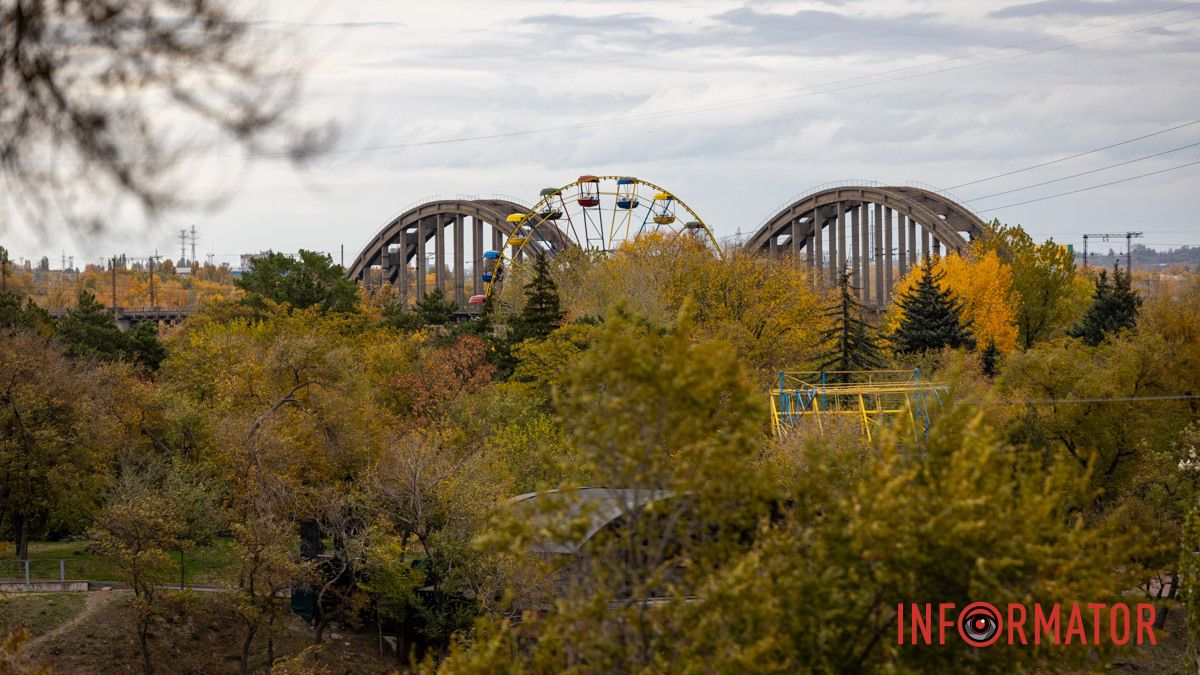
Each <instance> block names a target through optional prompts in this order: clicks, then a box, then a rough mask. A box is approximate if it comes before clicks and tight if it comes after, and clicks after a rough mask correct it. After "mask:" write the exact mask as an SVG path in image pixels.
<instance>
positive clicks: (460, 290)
mask: <svg viewBox="0 0 1200 675" xmlns="http://www.w3.org/2000/svg"><path fill="white" fill-rule="evenodd" d="M463 243H464V242H463V217H462V214H458V215H455V216H454V301H455V302H457V303H458V306H459V307H465V306H466V305H467V296H466V291H467V279H466V270H465V269H464V268H465V267H466V261H465V260H463V257H464V248H465V247H464V246H463Z"/></svg>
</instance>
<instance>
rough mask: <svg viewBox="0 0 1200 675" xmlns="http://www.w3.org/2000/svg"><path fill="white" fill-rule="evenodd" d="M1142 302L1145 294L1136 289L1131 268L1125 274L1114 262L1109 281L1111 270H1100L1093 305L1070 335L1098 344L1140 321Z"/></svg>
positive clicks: (1094, 344)
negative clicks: (1111, 277)
mask: <svg viewBox="0 0 1200 675" xmlns="http://www.w3.org/2000/svg"><path fill="white" fill-rule="evenodd" d="M1141 306H1142V298H1141V296H1139V295H1138V294H1137V291H1134V290H1133V288H1132V286H1131V283H1130V275H1129V273H1128V272H1126V273H1124V274H1122V273H1121V270H1120V268H1118V267H1116V266H1115V265H1114V266H1113V281H1112V283H1111V284H1110V283H1109V282H1108V274H1107V273H1106V272H1105V271H1104V270H1100V276H1099V278H1097V279H1096V291H1095V293H1094V294H1093V295H1092V306H1091V307H1088V310H1087V313H1085V314H1084V315H1083V319H1082V320H1081V321H1080V322H1079V323H1078V324H1076V325H1075V326H1073V327H1072V328H1071V330H1070V331H1069V335H1070V336H1071V337H1073V338H1079V339H1081V340H1083V342H1084V344H1087V345H1089V346H1092V347H1095V346H1096V345H1098V344H1100V343H1101V342H1103V341H1104V339H1105V338H1107V337H1110V336H1112V335H1115V334H1117V333H1119V332H1120V331H1123V330H1130V329H1132V328H1133V327H1134V326H1135V325H1137V315H1138V310H1139V309H1140V308H1141Z"/></svg>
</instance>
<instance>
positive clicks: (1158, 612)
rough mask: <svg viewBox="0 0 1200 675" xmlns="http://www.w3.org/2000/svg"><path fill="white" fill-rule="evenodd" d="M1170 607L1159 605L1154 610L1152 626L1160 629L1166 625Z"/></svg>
mask: <svg viewBox="0 0 1200 675" xmlns="http://www.w3.org/2000/svg"><path fill="white" fill-rule="evenodd" d="M1170 611H1171V608H1170V607H1168V606H1167V605H1159V606H1158V607H1157V608H1156V609H1155V612H1154V628H1155V629H1156V630H1162V629H1163V628H1164V627H1165V626H1166V625H1167V614H1168V613H1169V612H1170Z"/></svg>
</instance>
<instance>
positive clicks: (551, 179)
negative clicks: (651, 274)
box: [0, 0, 1200, 267]
mask: <svg viewBox="0 0 1200 675" xmlns="http://www.w3.org/2000/svg"><path fill="white" fill-rule="evenodd" d="M253 4H254V7H256V8H260V9H261V14H260V15H259V16H257V17H254V19H255V23H254V24H253V27H254V30H255V31H257V32H258V33H259V34H261V35H262V36H263V37H264V38H265V39H270V40H279V41H283V42H285V43H286V44H287V45H288V47H289V49H290V50H292V52H293V53H294V54H296V59H297V66H299V67H300V68H301V69H302V70H303V71H304V72H306V74H307V75H306V88H305V92H304V94H303V96H302V98H301V100H300V101H299V104H300V105H301V106H302V109H303V110H304V111H305V114H306V115H307V116H309V117H311V118H313V119H330V120H333V121H335V122H336V123H337V124H338V125H339V127H340V128H341V135H340V137H339V139H338V141H337V144H336V146H335V147H333V148H332V149H331V151H330V152H328V153H325V154H322V155H320V156H318V157H317V158H316V159H315V160H314V161H313V162H312V163H311V164H310V165H309V166H308V167H307V168H304V169H296V168H294V167H292V166H290V165H288V164H286V163H285V162H282V161H279V160H276V159H261V160H259V161H255V162H250V163H246V162H244V161H243V160H241V159H237V158H235V157H236V156H235V155H231V154H230V153H228V152H226V151H225V150H224V149H222V148H214V149H213V150H212V154H211V155H210V156H207V157H204V158H201V159H198V160H196V172H195V177H196V180H197V183H198V185H200V186H201V187H204V188H209V190H208V191H209V192H211V193H212V194H217V195H220V196H221V197H222V205H221V207H220V208H219V209H217V210H204V209H196V210H189V211H180V212H175V213H171V214H169V215H168V216H167V217H165V218H163V219H162V220H161V221H159V222H158V223H155V224H150V225H147V224H145V223H143V222H142V218H141V216H140V215H139V214H137V213H136V212H135V211H133V210H130V209H125V210H123V211H121V212H119V213H118V214H117V215H114V216H113V218H112V219H111V221H110V222H112V223H113V225H112V227H111V228H110V230H109V232H107V233H106V234H105V235H104V236H103V237H101V238H97V239H95V240H91V241H82V240H77V239H71V238H69V237H66V236H64V235H63V234H62V233H61V232H59V231H58V230H57V229H56V228H55V227H54V223H53V222H49V223H48V225H49V228H48V232H47V234H46V235H45V236H42V237H39V235H38V234H37V233H35V232H34V231H32V230H31V229H30V228H28V227H26V226H24V225H23V224H21V223H20V222H9V223H7V224H6V227H5V228H4V229H3V230H0V232H3V234H0V244H2V245H4V246H5V247H7V248H8V249H9V250H10V251H11V255H12V257H13V258H14V259H20V258H25V259H31V260H34V261H37V260H38V259H40V258H41V257H42V256H43V255H44V256H46V257H48V258H49V259H50V261H51V263H52V264H53V265H55V266H57V264H58V262H59V260H60V257H61V256H62V255H64V254H65V255H67V256H73V257H74V258H75V261H76V264H77V265H79V266H82V265H83V264H84V263H87V262H92V263H99V262H100V261H101V260H103V259H106V258H108V257H109V256H111V255H113V254H120V253H125V254H127V255H129V256H130V257H131V258H139V257H140V258H144V257H145V256H147V255H149V254H151V253H153V252H154V251H155V250H157V251H158V253H159V254H161V255H164V256H171V257H172V258H174V257H175V255H176V254H178V253H179V247H178V234H179V230H180V229H183V228H190V227H191V226H193V225H194V226H195V227H196V228H197V236H198V239H197V248H196V257H197V258H199V259H200V260H202V261H203V260H206V259H207V258H208V255H209V254H212V256H213V260H214V262H216V263H218V264H219V263H222V262H225V263H229V264H230V265H231V266H233V267H237V266H238V264H239V262H240V256H241V255H242V254H244V253H254V252H258V251H262V250H267V249H271V250H276V251H285V252H294V251H295V250H297V249H300V248H305V249H310V250H318V251H323V252H327V253H329V254H330V255H332V256H333V258H334V260H335V261H340V260H341V247H342V246H344V247H345V261H346V262H347V263H349V262H350V261H351V260H353V258H354V257H355V256H356V255H357V254H358V252H359V250H360V248H361V247H362V246H363V245H364V244H365V243H366V241H367V240H368V239H369V238H370V237H372V236H373V235H374V234H375V232H376V231H377V230H378V229H379V228H380V227H382V226H383V225H384V224H385V223H386V222H387V221H388V220H389V219H390V218H391V217H393V216H394V215H395V214H397V213H398V212H400V211H401V210H403V209H404V208H405V207H406V206H408V205H410V204H412V203H414V202H417V201H420V200H422V199H423V198H425V197H427V196H430V195H438V194H440V195H443V196H453V195H456V194H479V195H491V194H509V195H514V196H515V197H516V198H517V199H519V200H521V201H524V202H529V203H532V202H533V201H535V200H536V197H537V193H538V190H539V189H541V188H543V187H546V186H550V185H562V184H565V183H568V182H570V181H572V180H574V179H575V178H576V177H577V176H578V175H580V174H584V173H597V174H631V175H638V176H641V177H644V178H646V179H648V180H651V181H653V182H655V183H658V184H660V185H663V186H665V187H667V188H669V189H670V190H672V191H674V192H676V193H677V194H679V195H680V196H681V197H682V198H684V199H685V200H686V201H687V202H688V204H689V205H691V206H692V207H693V208H694V209H695V210H696V212H697V213H699V214H700V215H701V216H702V217H703V218H704V219H705V221H706V222H708V224H709V225H710V226H711V227H712V229H713V230H714V232H715V233H716V235H717V236H718V237H730V236H733V235H735V234H736V233H737V232H739V231H740V232H741V233H742V234H743V235H746V236H748V235H749V234H751V233H752V232H753V231H754V230H755V229H756V228H757V227H758V225H759V224H760V223H761V222H762V221H763V220H764V219H766V218H767V217H769V216H770V215H772V213H773V212H774V209H775V208H776V207H777V206H779V205H780V204H781V203H784V202H786V201H787V200H789V199H790V198H791V197H793V196H795V195H798V194H801V193H805V192H807V191H809V190H810V189H811V188H812V187H813V186H815V185H818V184H823V183H827V182H830V181H837V180H842V179H864V180H874V181H879V182H883V183H890V184H907V183H910V182H920V183H925V184H930V185H933V186H937V187H940V188H943V189H944V188H948V187H950V188H952V189H951V190H950V193H951V194H952V195H953V196H955V197H956V198H958V199H960V200H961V201H963V202H964V204H965V205H966V206H968V207H970V208H972V209H974V210H976V211H977V212H978V213H979V214H980V215H981V216H983V217H984V218H985V219H988V220H990V219H992V218H999V219H1000V220H1001V221H1002V222H1005V223H1009V224H1021V225H1023V226H1024V227H1025V228H1026V229H1027V230H1028V231H1029V232H1030V233H1031V234H1032V235H1033V236H1034V237H1036V238H1038V239H1047V238H1053V239H1054V240H1055V241H1057V242H1059V243H1064V244H1073V245H1075V246H1076V247H1077V248H1078V247H1079V246H1080V244H1081V242H1082V240H1081V235H1082V234H1083V233H1085V232H1097V231H1101V232H1103V231H1117V230H1125V229H1132V230H1137V231H1142V232H1144V233H1145V237H1144V238H1142V239H1141V240H1140V241H1139V243H1142V244H1145V245H1147V246H1149V247H1152V248H1156V249H1166V248H1178V247H1180V246H1183V245H1191V246H1197V245H1200V225H1197V223H1196V217H1195V215H1194V207H1193V206H1192V204H1191V197H1192V195H1194V194H1196V193H1197V192H1198V190H1197V188H1198V187H1200V166H1196V165H1195V163H1196V162H1197V161H1200V148H1198V147H1194V146H1198V145H1200V124H1194V125H1188V126H1184V125H1187V124H1188V123H1189V122H1193V121H1195V120H1193V119H1190V116H1195V117H1198V118H1200V115H1197V114H1196V113H1195V112H1194V111H1196V110H1200V87H1198V86H1197V83H1196V72H1197V71H1196V68H1195V64H1196V58H1197V54H1198V53H1200V5H1198V4H1195V3H1174V2H1161V1H1158V0H1151V1H1148V2H1147V1H1140V0H1139V1H1134V0H1114V1H1104V2H1101V1H1089V0H1042V1H1038V2H966V1H965V0H959V1H954V2H938V3H934V2H926V1H910V2H881V1H878V0H862V1H855V0H846V1H845V2H840V1H838V2H835V1H830V2H817V1H812V2H725V1H718V0H713V1H712V2H690V3H686V4H682V3H677V2H659V1H646V2H626V1H622V0H614V1H613V2H606V3H603V4H599V3H587V2H579V1H576V2H561V1H555V2H551V1H549V0H545V1H543V0H530V1H526V2H503V1H499V2H489V3H479V2H469V1H466V0H462V1H458V2H444V3H438V4H437V6H436V8H434V7H433V6H431V5H425V4H419V5H418V4H413V3H405V4H404V5H403V6H400V5H397V4H396V3H389V2H383V1H382V0H377V1H368V2H356V3H350V4H349V5H348V6H344V7H343V6H338V7H330V6H326V5H325V4H323V3H316V2H287V3H284V2H267V3H253ZM1172 127H1178V128H1175V129H1173V130H1170V131H1164V130H1167V129H1171V128H1172ZM1158 132H1162V133H1158ZM1151 134H1154V135H1153V136H1150V135H1151ZM1140 136H1148V137H1147V138H1144V139H1141V140H1137V141H1135V142H1129V143H1122V144H1120V145H1117V146H1115V147H1111V148H1108V149H1106V150H1102V151H1099V152H1094V153H1089V154H1087V155H1084V156H1081V157H1077V158H1074V159H1070V160H1066V161H1056V160H1060V159H1062V158H1065V157H1069V156H1071V155H1074V154H1078V153H1083V152H1086V151H1090V150H1095V149H1098V148H1103V147H1105V146H1108V145H1112V144H1117V143H1121V142H1122V141H1126V140H1130V139H1135V138H1138V137H1140ZM1038 164H1046V166H1043V167H1040V168H1037V169H1033V170H1028V171H1018V170H1020V169H1024V168H1026V167H1031V166H1035V165H1038ZM1009 172H1014V173H1012V174H1011V175H1002V174H1006V173H1009ZM1139 176H1141V177H1139ZM993 177H994V178H993ZM985 178H992V179H991V180H986V181H980V179H985ZM977 181H979V182H977ZM1120 181H1127V182H1120ZM1109 183H1111V185H1105V184H1109ZM1038 184H1041V185H1038ZM1029 186H1036V187H1032V188H1030V187H1029ZM1099 186H1103V187H1099ZM1025 188H1029V189H1025ZM1092 188H1095V189H1092ZM1076 190H1079V192H1077V193H1075V194H1069V195H1065V196H1061V197H1056V198H1052V199H1045V200H1043V201H1036V200H1041V199H1042V198H1044V197H1047V196H1052V195H1058V194H1063V193H1068V192H1073V191H1076ZM1026 202H1027V203H1026ZM1121 244H1122V245H1121V246H1116V245H1114V246H1113V248H1115V249H1118V250H1123V242H1121ZM189 255H190V249H189Z"/></svg>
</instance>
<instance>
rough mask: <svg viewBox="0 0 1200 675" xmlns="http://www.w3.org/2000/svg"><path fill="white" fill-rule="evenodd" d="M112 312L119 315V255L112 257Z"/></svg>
mask: <svg viewBox="0 0 1200 675" xmlns="http://www.w3.org/2000/svg"><path fill="white" fill-rule="evenodd" d="M110 266H111V267H112V313H113V316H116V315H117V256H115V255H114V256H113V257H112V264H111V265H110Z"/></svg>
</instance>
